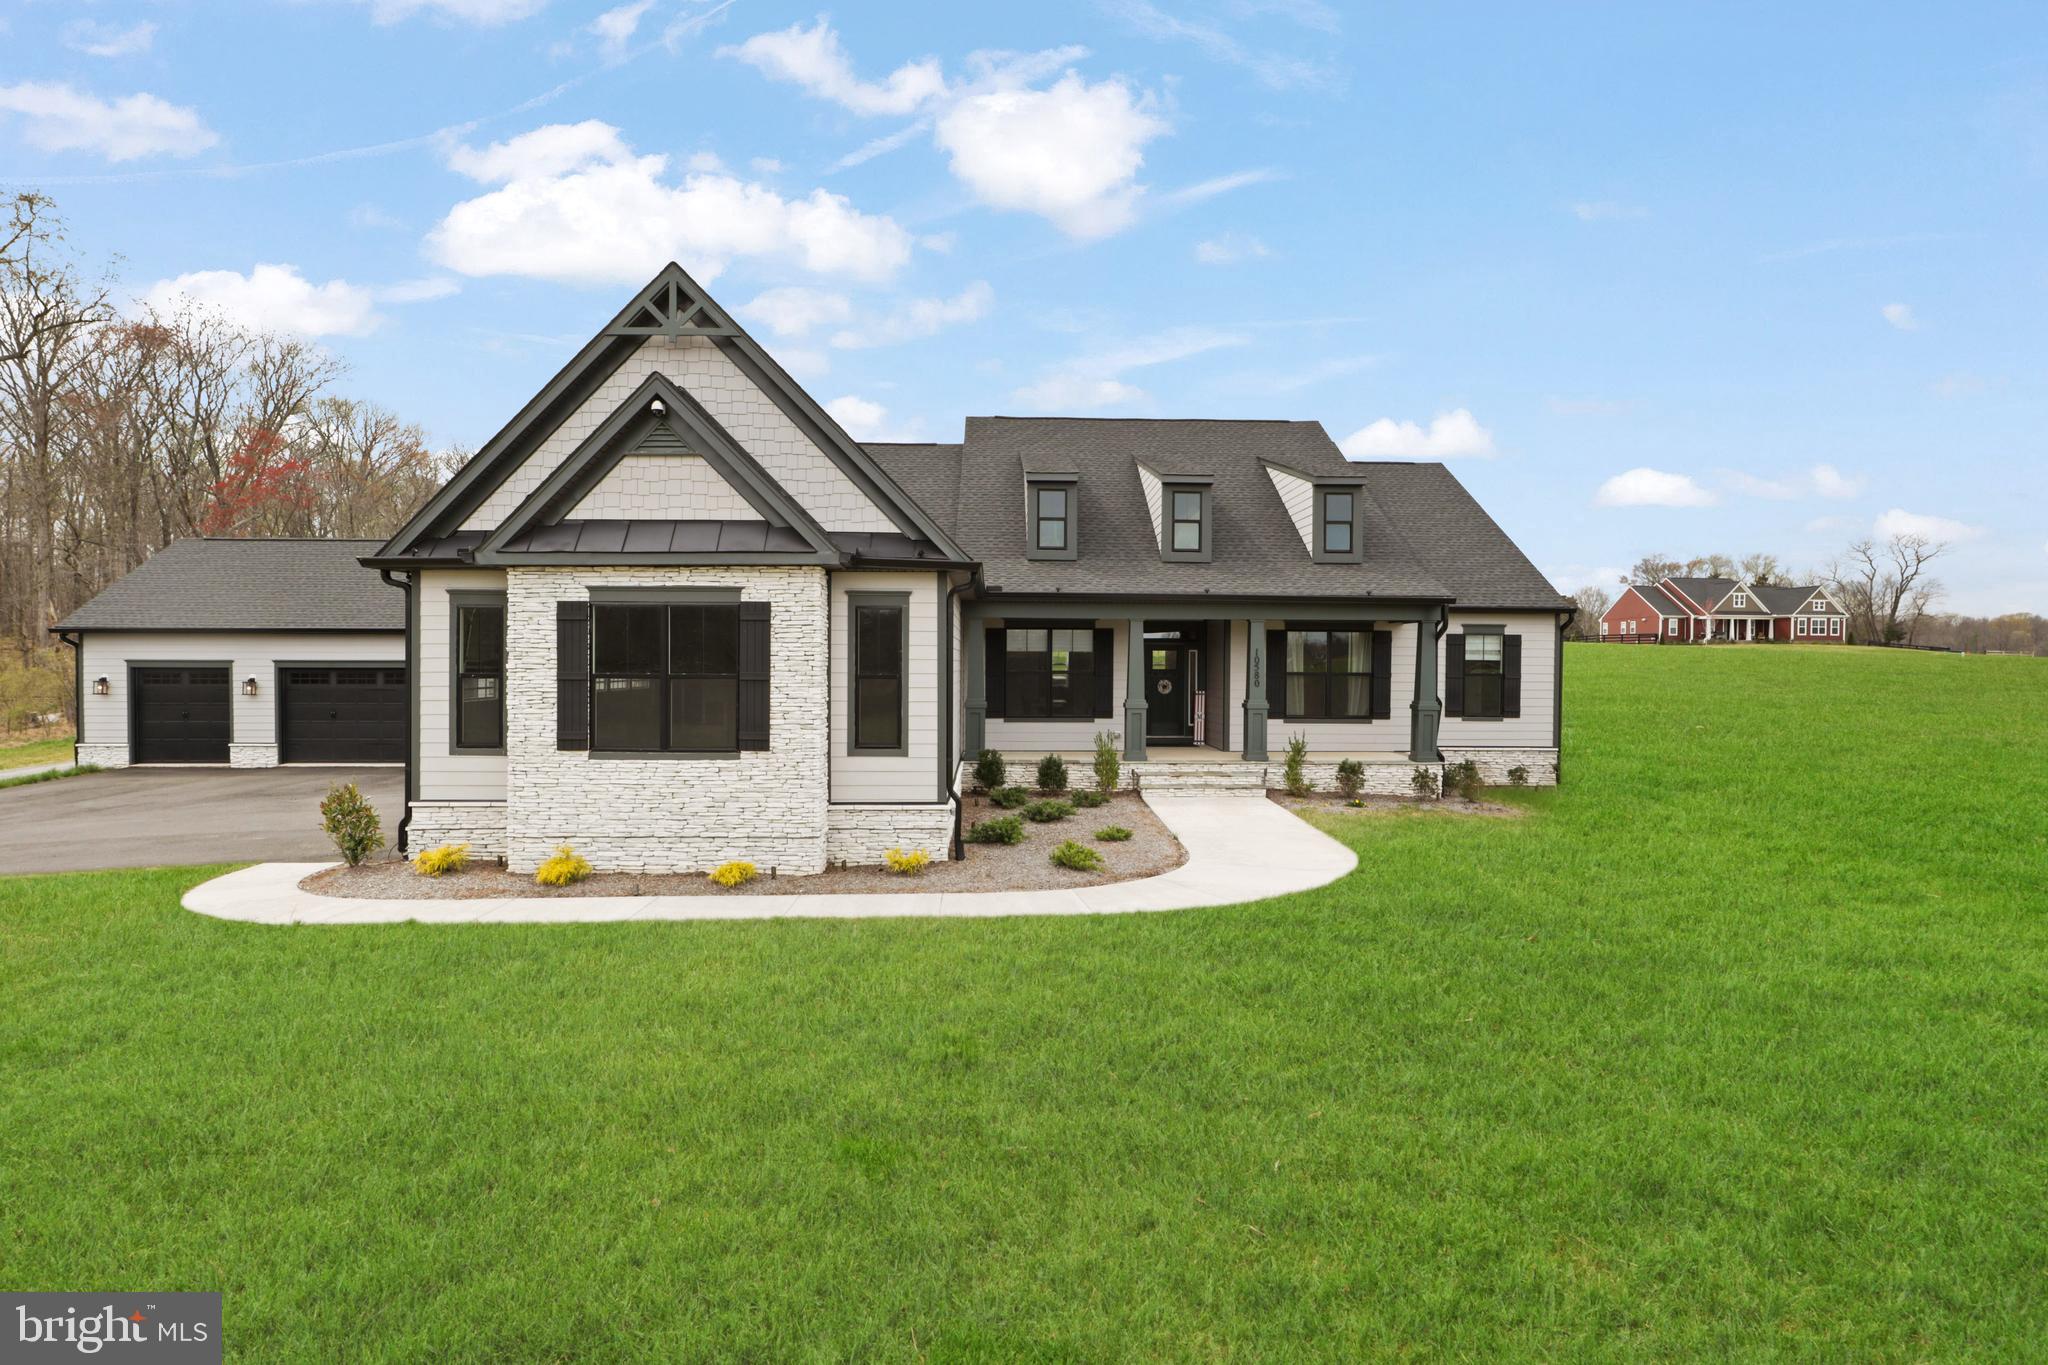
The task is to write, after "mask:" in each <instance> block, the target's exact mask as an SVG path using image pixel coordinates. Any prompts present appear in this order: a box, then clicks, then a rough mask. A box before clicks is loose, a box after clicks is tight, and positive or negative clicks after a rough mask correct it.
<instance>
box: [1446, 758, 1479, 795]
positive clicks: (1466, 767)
mask: <svg viewBox="0 0 2048 1365" xmlns="http://www.w3.org/2000/svg"><path fill="white" fill-rule="evenodd" d="M1444 790H1445V791H1446V792H1456V793H1457V794H1458V795H1459V796H1462V797H1463V798H1465V799H1466V800H1467V801H1477V800H1478V799H1479V798H1480V797H1481V796H1483V795H1485V794H1486V783H1485V782H1484V781H1482V780H1481V779H1480V776H1479V765H1478V764H1477V763H1474V762H1473V761H1472V760H1471V759H1469V758H1467V759H1462V760H1460V761H1459V762H1456V763H1453V764H1452V765H1451V766H1450V767H1448V768H1445V769H1444Z"/></svg>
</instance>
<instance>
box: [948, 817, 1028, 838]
mask: <svg viewBox="0 0 2048 1365" xmlns="http://www.w3.org/2000/svg"><path fill="white" fill-rule="evenodd" d="M961 837H962V838H964V839H966V840H967V842H968V843H970V844H1021V843H1023V842H1024V818H1023V817H1022V816H1020V815H998V816H997V817H995V818H994V819H993V820H976V821H975V822H974V823H973V824H971V825H969V826H968V827H967V833H966V834H965V835H963V836H961Z"/></svg>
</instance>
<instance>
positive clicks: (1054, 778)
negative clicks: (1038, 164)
mask: <svg viewBox="0 0 2048 1365" xmlns="http://www.w3.org/2000/svg"><path fill="white" fill-rule="evenodd" d="M1038 789H1039V790H1040V791H1042V792H1045V793H1047V794H1048V795H1052V796H1058V795H1059V794H1060V793H1061V792H1064V791H1065V790H1066V789H1067V760H1065V759H1064V758H1061V757H1060V756H1059V755H1058V754H1047V755H1046V756H1045V757H1044V758H1041V759H1039V760H1038Z"/></svg>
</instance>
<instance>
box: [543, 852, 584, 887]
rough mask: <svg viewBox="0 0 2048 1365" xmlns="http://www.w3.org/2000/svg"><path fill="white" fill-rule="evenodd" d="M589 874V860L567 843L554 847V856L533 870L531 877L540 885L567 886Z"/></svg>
mask: <svg viewBox="0 0 2048 1365" xmlns="http://www.w3.org/2000/svg"><path fill="white" fill-rule="evenodd" d="M589 875H590V860H589V859H588V858H586V857H584V856H583V855H582V854H580V853H578V852H577V851H576V850H575V849H573V848H571V847H569V845H567V844H563V845H562V846H561V847H560V848H558V849H556V850H555V856H554V857H552V858H550V859H548V860H547V861H546V862H544V863H542V864H541V865H540V866H539V867H537V868H535V869H534V871H533V879H534V880H535V881H536V882H539V883H540V884H541V885H542V886H567V885H569V884H570V883H571V882H580V881H582V880H583V879H584V878H585V877H588V876H589Z"/></svg>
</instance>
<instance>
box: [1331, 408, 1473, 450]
mask: <svg viewBox="0 0 2048 1365" xmlns="http://www.w3.org/2000/svg"><path fill="white" fill-rule="evenodd" d="M1337 448H1338V449H1339V450H1342V451H1343V452H1344V453H1345V454H1346V455H1348V456H1349V457H1351V458H1352V459H1354V460H1451V459H1457V458H1459V457H1461V456H1467V455H1480V456H1485V455H1492V454H1493V453H1494V450H1493V433H1492V432H1490V431H1488V430H1487V429H1486V428H1485V427H1483V426H1481V425H1479V419H1478V418H1476V417H1474V416H1473V415H1472V414H1471V412H1469V411H1468V410H1466V409H1465V408H1459V409H1457V410H1456V411H1454V412H1440V413H1438V414H1437V415H1436V417H1435V418H1434V419H1433V420H1432V421H1431V422H1430V424H1429V427H1428V429H1427V430H1425V429H1424V428H1422V427H1420V426H1417V425H1416V424H1415V423H1413V422H1397V421H1395V420H1394V419H1393V418H1391V417H1382V418H1380V419H1379V421H1377V422H1373V423H1371V424H1370V425H1368V426H1363V427H1360V428H1359V429H1358V430H1357V431H1354V432H1352V433H1351V434H1350V435H1349V436H1347V437H1345V438H1344V439H1343V440H1342V441H1339V442H1338V443H1337Z"/></svg>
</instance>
